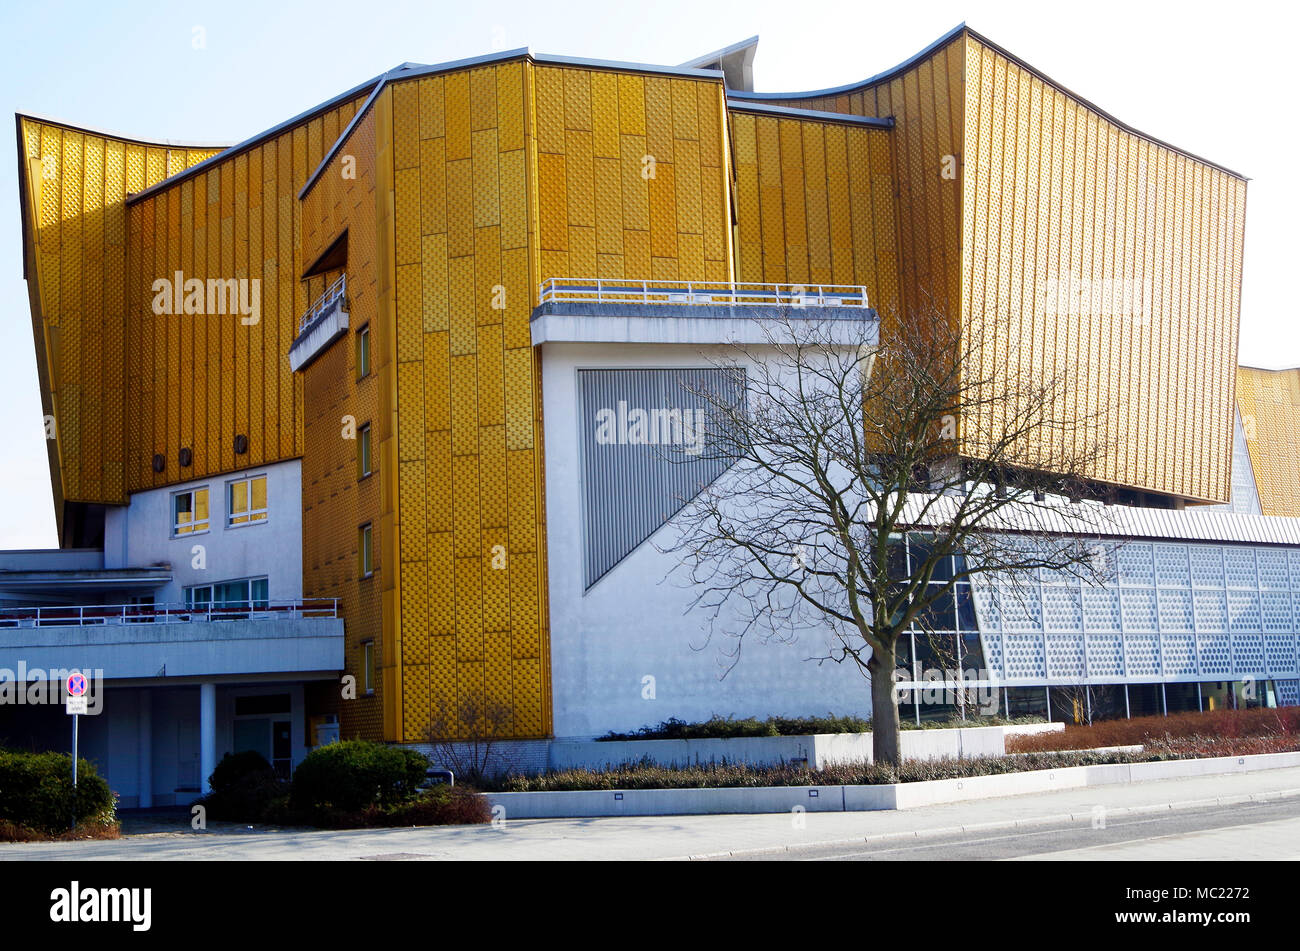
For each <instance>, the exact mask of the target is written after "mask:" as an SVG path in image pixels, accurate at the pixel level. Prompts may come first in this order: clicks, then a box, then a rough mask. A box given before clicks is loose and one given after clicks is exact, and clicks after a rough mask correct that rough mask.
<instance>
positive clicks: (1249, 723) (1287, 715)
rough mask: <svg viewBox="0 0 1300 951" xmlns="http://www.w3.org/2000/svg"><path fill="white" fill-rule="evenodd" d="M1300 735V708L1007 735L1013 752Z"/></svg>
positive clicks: (1103, 722)
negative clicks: (1201, 739) (1183, 740)
mask: <svg viewBox="0 0 1300 951" xmlns="http://www.w3.org/2000/svg"><path fill="white" fill-rule="evenodd" d="M1297 734H1300V707H1278V708H1266V707H1256V708H1255V709H1251V710H1214V711H1209V712H1206V713H1175V714H1171V715H1170V716H1167V717H1166V716H1152V717H1136V718H1134V719H1131V720H1101V721H1097V722H1094V723H1093V724H1092V726H1087V725H1079V726H1075V725H1073V724H1066V727H1065V732H1064V733H1039V734H1034V735H1031V736H1010V737H1007V752H1008V753H1030V752H1044V751H1051V750H1081V749H1095V748H1097V747H1104V746H1139V745H1140V746H1149V745H1151V744H1152V743H1154V742H1156V741H1166V740H1170V741H1172V740H1180V739H1191V738H1193V737H1202V738H1205V737H1214V738H1219V739H1224V740H1227V739H1245V738H1248V737H1266V736H1279V737H1292V738H1295V737H1296V735H1297Z"/></svg>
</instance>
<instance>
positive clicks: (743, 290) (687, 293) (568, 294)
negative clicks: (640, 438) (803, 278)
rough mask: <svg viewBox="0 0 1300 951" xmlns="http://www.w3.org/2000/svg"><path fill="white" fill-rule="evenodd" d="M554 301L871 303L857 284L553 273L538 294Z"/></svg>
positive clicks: (739, 304) (758, 304) (784, 304)
mask: <svg viewBox="0 0 1300 951" xmlns="http://www.w3.org/2000/svg"><path fill="white" fill-rule="evenodd" d="M538 297H539V300H540V302H541V303H543V304H547V303H552V302H564V303H588V304H592V303H596V304H676V305H682V304H696V305H718V304H721V305H725V306H730V307H861V308H866V307H868V306H869V305H868V303H867V289H866V288H865V287H863V286H861V285H855V284H847V285H845V284H729V283H723V282H718V281H626V280H606V279H604V278H592V279H585V278H569V277H552V278H547V279H546V280H545V281H543V282H542V286H541V290H540V293H539V295H538Z"/></svg>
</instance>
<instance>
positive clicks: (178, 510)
mask: <svg viewBox="0 0 1300 951" xmlns="http://www.w3.org/2000/svg"><path fill="white" fill-rule="evenodd" d="M207 530H208V490H207V487H206V486H205V487H204V488H202V489H191V490H189V491H188V492H177V493H176V494H175V495H173V496H172V534H173V535H193V534H194V533H195V532H206V531H207Z"/></svg>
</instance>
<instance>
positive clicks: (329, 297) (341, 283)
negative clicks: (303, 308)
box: [298, 274, 348, 334]
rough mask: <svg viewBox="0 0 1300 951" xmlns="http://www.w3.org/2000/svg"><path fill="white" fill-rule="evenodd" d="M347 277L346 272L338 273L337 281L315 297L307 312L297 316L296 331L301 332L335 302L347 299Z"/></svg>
mask: <svg viewBox="0 0 1300 951" xmlns="http://www.w3.org/2000/svg"><path fill="white" fill-rule="evenodd" d="M347 279H348V276H347V274H340V275H339V279H338V280H337V281H335V282H334V283H333V284H331V285H330V286H329V287H327V288H325V293H323V294H321V296H320V297H318V298H316V301H315V302H314V303H313V304H312V305H311V307H309V308H308V309H307V313H305V314H303V315H302V317H301V318H299V320H298V333H300V334H301V333H302V332H303V331H304V330H306V329H307V328H308V327H310V326H311V325H312V323H313V322H314V321H315V320H317V319H318V318H320V317H321V316H323V315H324V314H325V313H326V311H328V310H329V309H330V308H331V307H333V306H334V305H335V304H336V303H338V302H340V301H343V300H346V299H347V296H348V280H347Z"/></svg>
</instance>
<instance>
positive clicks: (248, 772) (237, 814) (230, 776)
mask: <svg viewBox="0 0 1300 951" xmlns="http://www.w3.org/2000/svg"><path fill="white" fill-rule="evenodd" d="M209 781H210V782H211V783H212V792H210V793H208V795H206V796H204V797H203V798H202V799H200V800H199V802H200V803H201V804H202V805H203V806H204V807H205V808H206V809H207V810H208V817H209V818H211V819H224V820H227V821H230V822H262V821H264V820H266V819H267V818H268V814H269V813H270V811H271V807H272V806H273V805H274V804H276V803H277V802H278V801H279V800H283V799H285V798H286V797H287V795H288V792H289V784H288V783H286V782H284V781H283V780H281V779H280V778H279V777H278V776H276V775H275V770H274V769H272V767H271V764H270V763H268V762H267V761H266V758H265V757H264V756H262V754H261V753H257V752H254V751H252V750H246V751H244V752H240V753H227V754H226V755H225V756H223V757H222V758H221V762H220V763H218V764H217V767H216V769H214V770H213V771H212V777H211V779H210V780H209Z"/></svg>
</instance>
